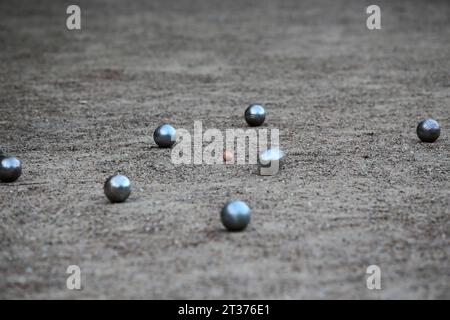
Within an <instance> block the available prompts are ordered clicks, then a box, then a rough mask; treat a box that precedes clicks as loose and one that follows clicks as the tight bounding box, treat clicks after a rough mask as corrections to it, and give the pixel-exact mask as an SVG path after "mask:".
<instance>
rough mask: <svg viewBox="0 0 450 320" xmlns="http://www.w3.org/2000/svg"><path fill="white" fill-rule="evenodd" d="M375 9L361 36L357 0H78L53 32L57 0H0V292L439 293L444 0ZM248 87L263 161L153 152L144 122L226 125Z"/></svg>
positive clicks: (445, 232)
mask: <svg viewBox="0 0 450 320" xmlns="http://www.w3.org/2000/svg"><path fill="white" fill-rule="evenodd" d="M377 3H378V4H379V5H380V6H381V10H382V26H383V29H382V30H380V31H369V30H367V28H366V17H367V15H366V13H365V8H366V6H367V5H369V4H372V3H371V2H370V1H331V0H329V1H308V2H306V1H304V2H300V1H294V0H292V1H278V2H275V1H259V0H258V1H256V0H255V1H222V0H220V1H219V0H212V1H211V0H208V1H162V0H161V1H132V2H125V1H78V4H79V5H80V7H81V9H82V30H81V31H68V30H67V29H66V26H65V19H66V17H67V15H66V13H65V10H66V7H67V5H68V4H70V3H66V2H65V1H2V2H0V59H1V64H0V80H1V81H0V147H2V148H3V149H4V150H5V151H6V152H8V153H10V154H14V155H16V156H18V157H19V158H20V159H21V160H22V162H23V167H24V170H23V175H22V177H21V178H20V179H19V180H18V181H17V182H15V183H12V184H4V183H3V184H0V204H1V207H0V298H14V299H15V298H27V299H28V298H44V299H47V298H58V299H59V298H63V299H85V298H152V299H160V298H169V299H172V298H187V299H190V298H199V299H203V298H207V299H209V298H225V299H229V298H250V299H260V298H263V299H265V298H267V299H297V298H326V299H328V298H330V299H331V298H337V299H342V298H357V299H358V298H368V299H379V298H388V299H395V298H406V299H411V298H425V299H433V298H447V299H448V298H450V261H449V255H450V241H449V237H450V216H449V214H450V170H449V169H450V160H449V154H450V149H449V147H450V113H449V111H448V110H449V109H448V108H449V107H450V90H449V89H450V73H449V71H450V41H449V40H450V3H449V2H448V1H395V2H393V1H390V2H387V1H385V2H383V1H381V2H380V1H377ZM254 101H258V102H261V103H264V104H265V106H266V109H267V113H268V116H267V119H266V123H265V124H264V126H263V128H278V129H279V130H280V132H281V144H282V147H283V148H284V150H285V151H286V152H287V154H288V155H287V158H286V162H285V166H284V168H283V170H282V171H281V172H280V173H279V174H278V175H276V176H270V177H262V176H259V175H258V174H256V168H255V166H252V165H247V166H232V165H228V166H223V165H215V166H214V165H183V166H175V165H174V164H172V163H171V161H170V154H171V151H170V150H167V149H158V148H155V144H154V142H153V139H152V132H153V130H154V128H156V126H158V125H159V124H161V123H163V122H170V123H172V124H173V125H174V126H176V127H177V128H186V129H189V130H192V128H193V123H194V121H195V120H202V121H203V127H204V129H208V128H218V129H220V130H225V129H227V128H247V126H246V124H245V122H244V119H243V112H244V110H245V107H246V106H247V105H248V104H249V103H251V102H254ZM424 117H434V118H435V119H437V120H438V121H439V122H440V123H441V126H442V133H441V137H440V139H439V140H438V141H437V142H436V143H434V144H423V143H420V142H418V139H417V137H416V134H415V127H416V124H417V122H418V120H420V119H421V118H424ZM115 172H121V173H124V174H126V175H128V176H129V177H130V178H131V179H132V181H133V183H134V190H133V193H132V195H131V197H130V198H129V200H128V201H127V202H126V203H123V204H116V205H113V204H109V203H108V202H107V201H106V198H105V197H104V195H103V190H102V185H103V182H104V180H105V179H106V178H107V177H108V176H109V175H111V174H113V173H115ZM232 198H239V199H242V200H245V201H246V202H247V203H248V204H249V206H250V207H251V208H252V209H253V217H252V222H251V224H250V225H249V228H248V229H247V230H246V231H245V232H241V233H228V232H225V231H224V230H223V227H222V226H221V223H220V220H219V211H220V209H221V207H222V205H223V204H224V202H225V201H227V200H228V199H232ZM73 264H75V265H79V266H80V268H81V271H82V290H80V291H70V290H68V289H67V288H66V277H67V276H68V275H67V274H66V268H67V267H68V266H69V265H73ZM371 264H376V265H379V266H380V268H381V272H382V289H381V290H378V291H377V290H374V291H371V290H368V289H367V288H366V268H367V266H369V265H371Z"/></svg>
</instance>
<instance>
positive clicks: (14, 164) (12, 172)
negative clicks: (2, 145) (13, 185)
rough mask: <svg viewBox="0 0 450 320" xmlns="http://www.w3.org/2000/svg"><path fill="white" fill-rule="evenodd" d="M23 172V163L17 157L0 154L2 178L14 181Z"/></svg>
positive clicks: (5, 180) (0, 173)
mask: <svg viewBox="0 0 450 320" xmlns="http://www.w3.org/2000/svg"><path fill="white" fill-rule="evenodd" d="M21 174H22V164H21V163H20V161H19V159H17V158H15V157H7V156H4V155H3V156H0V180H1V181H3V182H14V181H16V180H17V179H19V177H20V175H21Z"/></svg>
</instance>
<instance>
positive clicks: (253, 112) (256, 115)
mask: <svg viewBox="0 0 450 320" xmlns="http://www.w3.org/2000/svg"><path fill="white" fill-rule="evenodd" d="M265 119H266V111H265V110H264V108H263V107H262V106H261V105H259V104H251V105H250V106H249V107H248V108H247V109H246V110H245V121H247V123H248V124H249V125H250V126H252V127H257V126H260V125H262V124H263V122H264V120H265Z"/></svg>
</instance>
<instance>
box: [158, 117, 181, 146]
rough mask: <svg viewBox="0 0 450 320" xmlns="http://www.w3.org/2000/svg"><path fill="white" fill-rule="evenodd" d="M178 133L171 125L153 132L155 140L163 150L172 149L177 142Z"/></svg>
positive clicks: (160, 127)
mask: <svg viewBox="0 0 450 320" xmlns="http://www.w3.org/2000/svg"><path fill="white" fill-rule="evenodd" d="M176 134H177V131H176V130H175V128H174V127H172V126H171V125H170V124H167V123H165V124H162V125H160V126H159V127H158V128H156V130H155V132H153V140H155V143H156V144H157V145H158V146H159V147H161V148H170V147H171V146H173V144H174V143H175V141H176Z"/></svg>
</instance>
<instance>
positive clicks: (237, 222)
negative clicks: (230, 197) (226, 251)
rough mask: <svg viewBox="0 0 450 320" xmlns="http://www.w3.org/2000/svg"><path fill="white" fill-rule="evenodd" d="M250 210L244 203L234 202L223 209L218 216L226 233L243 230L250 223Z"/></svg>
mask: <svg viewBox="0 0 450 320" xmlns="http://www.w3.org/2000/svg"><path fill="white" fill-rule="evenodd" d="M250 216H251V210H250V208H249V207H248V206H247V204H246V203H245V202H242V201H239V200H234V201H230V202H228V203H227V204H226V205H225V207H223V209H222V212H221V214H220V219H221V220H222V224H223V225H224V226H225V228H227V230H228V231H241V230H244V229H245V228H246V227H247V225H248V224H249V222H250Z"/></svg>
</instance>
